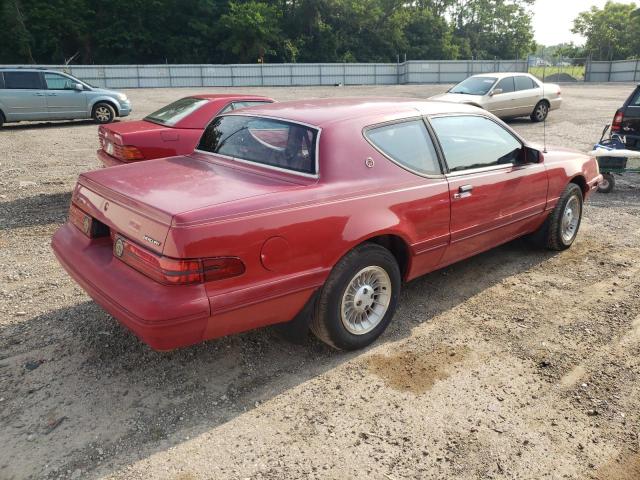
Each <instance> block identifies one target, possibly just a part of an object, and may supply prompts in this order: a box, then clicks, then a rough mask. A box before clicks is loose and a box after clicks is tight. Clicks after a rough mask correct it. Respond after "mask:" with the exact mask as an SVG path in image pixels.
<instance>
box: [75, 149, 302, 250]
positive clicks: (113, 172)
mask: <svg viewBox="0 0 640 480" xmlns="http://www.w3.org/2000/svg"><path fill="white" fill-rule="evenodd" d="M150 162H153V163H152V164H151V163H150ZM150 162H142V163H134V164H130V165H125V166H122V167H118V168H113V169H101V170H95V171H93V172H88V173H85V174H82V175H81V176H80V179H79V181H78V185H77V186H76V190H75V192H74V197H73V202H74V203H75V204H76V205H77V206H78V207H80V208H81V209H82V210H83V211H84V212H86V213H87V214H89V215H91V216H92V217H93V218H95V219H97V220H98V221H100V222H102V223H104V224H105V225H107V226H108V227H109V228H110V230H111V233H112V234H113V233H114V232H116V233H120V234H122V235H124V236H126V237H128V238H130V239H131V240H134V241H136V242H138V243H140V244H141V245H144V246H145V247H148V248H150V249H152V250H154V251H156V252H158V253H162V252H163V247H164V241H165V239H166V236H167V233H168V231H169V228H170V227H171V224H172V219H173V218H174V216H176V215H178V214H181V213H184V212H189V211H192V210H198V209H203V208H205V207H209V206H213V205H215V206H217V207H219V208H221V209H222V210H224V206H226V205H230V204H233V203H234V202H236V203H237V202H239V201H242V200H245V199H248V198H251V197H257V196H261V195H267V194H270V193H274V192H281V191H286V190H288V189H293V188H299V186H300V185H299V184H297V183H295V182H293V181H289V180H287V179H282V178H278V177H277V176H269V175H261V174H259V173H257V172H253V171H251V170H248V169H236V168H233V167H232V166H225V165H222V164H216V163H212V162H207V161H202V160H198V159H195V158H192V157H172V158H165V159H159V160H151V161H150Z"/></svg>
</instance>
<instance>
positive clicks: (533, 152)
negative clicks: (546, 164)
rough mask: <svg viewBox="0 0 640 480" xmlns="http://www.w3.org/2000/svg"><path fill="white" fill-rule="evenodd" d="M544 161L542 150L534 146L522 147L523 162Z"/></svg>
mask: <svg viewBox="0 0 640 480" xmlns="http://www.w3.org/2000/svg"><path fill="white" fill-rule="evenodd" d="M543 161H544V155H543V154H542V152H541V151H540V150H537V149H535V148H532V147H526V146H525V147H523V149H522V163H542V162H543Z"/></svg>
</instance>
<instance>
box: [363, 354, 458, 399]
mask: <svg viewBox="0 0 640 480" xmlns="http://www.w3.org/2000/svg"><path fill="white" fill-rule="evenodd" d="M467 353H468V351H467V349H466V348H458V349H453V348H450V349H444V348H437V349H436V350H435V351H433V352H419V351H402V352H397V353H392V354H391V355H382V354H373V355H371V356H370V357H369V358H368V366H369V370H370V371H371V372H372V373H373V374H374V375H377V376H378V377H380V378H381V379H382V380H383V381H384V382H385V383H386V384H387V385H388V386H390V387H391V388H393V389H395V390H400V391H409V392H412V393H415V394H422V393H424V392H426V391H427V390H429V389H430V388H431V387H432V386H433V385H434V384H435V383H436V382H438V381H440V380H444V379H446V378H448V377H449V376H450V375H452V374H453V373H455V370H456V368H457V366H458V364H460V363H461V362H463V361H464V358H465V357H466V355H467Z"/></svg>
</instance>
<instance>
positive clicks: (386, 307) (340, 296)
mask: <svg viewBox="0 0 640 480" xmlns="http://www.w3.org/2000/svg"><path fill="white" fill-rule="evenodd" d="M400 284H401V275H400V268H399V267H398V262H396V259H395V258H394V256H393V255H392V254H391V252H390V251H389V250H387V249H386V248H384V247H382V246H380V245H377V244H374V243H365V244H362V245H359V246H358V247H356V248H354V249H353V250H351V251H350V252H349V253H347V254H346V255H345V256H344V257H342V259H341V260H340V261H339V262H338V263H337V264H336V266H335V267H334V268H333V270H332V271H331V273H330V275H329V278H328V279H327V281H326V282H325V284H324V286H323V287H322V290H321V292H320V296H319V298H318V302H317V303H316V308H315V312H314V315H313V318H312V320H311V325H310V327H311V331H312V332H313V333H314V334H315V336H316V337H318V338H319V339H320V340H322V341H323V342H324V343H326V344H328V345H330V346H332V347H334V348H336V349H339V350H356V349H359V348H363V347H366V346H367V345H370V344H371V343H373V342H374V341H375V340H376V339H377V338H378V337H379V336H380V335H381V334H382V332H384V331H385V329H386V328H387V326H388V325H389V323H390V322H391V319H392V318H393V315H394V313H395V311H396V307H397V304H398V298H399V295H400Z"/></svg>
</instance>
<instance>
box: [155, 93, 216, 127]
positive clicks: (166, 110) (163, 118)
mask: <svg viewBox="0 0 640 480" xmlns="http://www.w3.org/2000/svg"><path fill="white" fill-rule="evenodd" d="M205 103H207V100H204V99H202V98H191V97H187V98H181V99H180V100H177V101H175V102H173V103H170V104H169V105H166V106H164V107H162V108H161V109H160V110H156V111H155V112H153V113H152V114H150V115H147V116H146V117H144V119H145V120H148V121H150V122H153V123H159V124H160V125H166V126H168V127H172V126H174V125H175V124H176V123H178V122H179V121H180V120H182V119H183V118H185V117H186V116H187V115H191V114H192V113H193V112H195V111H196V110H197V109H199V108H200V107H201V106H202V105H204V104H205Z"/></svg>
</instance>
